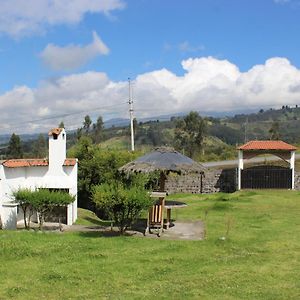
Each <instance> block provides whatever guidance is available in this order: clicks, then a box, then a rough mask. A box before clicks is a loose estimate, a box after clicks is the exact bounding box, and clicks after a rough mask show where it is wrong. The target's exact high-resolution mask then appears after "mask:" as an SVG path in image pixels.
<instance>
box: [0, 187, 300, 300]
mask: <svg viewBox="0 0 300 300" xmlns="http://www.w3.org/2000/svg"><path fill="white" fill-rule="evenodd" d="M170 198H172V199H178V200H180V201H185V202H186V203H187V204H188V207H187V208H184V209H178V211H177V212H174V214H173V217H175V218H176V219H177V220H197V219H202V220H204V222H205V224H206V239H205V240H204V241H167V240H162V239H148V238H137V237H133V236H132V237H128V236H127V237H110V238H105V237H102V236H101V234H99V233H49V232H48V233H46V232H45V233H40V232H26V231H15V232H13V231H12V232H10V231H1V232H0V249H1V250H0V274H1V281H0V299H154V298H155V299H300V281H299V278H300V193H299V192H293V191H244V192H237V193H234V194H215V195H184V194H180V195H172V196H170ZM81 213H82V214H81V217H82V218H83V219H85V221H86V222H88V221H89V220H90V221H91V224H95V222H96V223H97V219H95V216H93V215H90V214H89V213H87V212H81ZM89 218H91V219H89ZM86 224H88V223H86Z"/></svg>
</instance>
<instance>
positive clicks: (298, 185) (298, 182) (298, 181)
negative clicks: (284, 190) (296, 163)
mask: <svg viewBox="0 0 300 300" xmlns="http://www.w3.org/2000/svg"><path fill="white" fill-rule="evenodd" d="M295 190H298V191H299V190H300V172H295Z"/></svg>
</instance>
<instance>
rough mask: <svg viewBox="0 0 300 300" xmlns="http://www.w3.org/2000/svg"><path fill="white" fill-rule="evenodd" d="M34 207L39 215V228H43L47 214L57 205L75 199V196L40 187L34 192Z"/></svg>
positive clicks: (68, 202) (62, 204)
mask: <svg viewBox="0 0 300 300" xmlns="http://www.w3.org/2000/svg"><path fill="white" fill-rule="evenodd" d="M32 200H33V201H32V202H33V203H32V205H33V208H34V209H35V210H36V212H37V214H38V217H39V228H40V229H42V227H43V224H44V220H45V217H46V215H47V214H50V213H51V211H52V210H53V209H54V208H55V207H64V206H67V205H68V204H70V203H72V202H73V201H74V197H73V196H71V195H70V194H68V193H65V192H60V191H49V190H48V189H39V190H37V191H35V192H34V194H33V199H32Z"/></svg>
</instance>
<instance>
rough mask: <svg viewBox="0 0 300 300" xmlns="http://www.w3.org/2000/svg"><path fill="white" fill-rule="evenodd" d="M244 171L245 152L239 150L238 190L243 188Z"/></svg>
mask: <svg viewBox="0 0 300 300" xmlns="http://www.w3.org/2000/svg"><path fill="white" fill-rule="evenodd" d="M243 169H244V159H243V150H239V164H238V190H240V189H241V188H242V170H243Z"/></svg>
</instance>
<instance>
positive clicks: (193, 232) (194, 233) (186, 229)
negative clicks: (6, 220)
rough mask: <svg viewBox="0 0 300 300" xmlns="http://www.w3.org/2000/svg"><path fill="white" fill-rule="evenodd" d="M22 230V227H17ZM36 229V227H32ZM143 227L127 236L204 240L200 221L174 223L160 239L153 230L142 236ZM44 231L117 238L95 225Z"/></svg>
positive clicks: (48, 225) (47, 225)
mask: <svg viewBox="0 0 300 300" xmlns="http://www.w3.org/2000/svg"><path fill="white" fill-rule="evenodd" d="M19 228H23V227H19ZM33 228H35V229H37V225H36V224H35V226H33ZM144 228H145V227H144V226H143V227H140V228H139V229H136V230H128V231H127V233H126V234H127V235H129V236H136V237H141V238H153V239H162V240H203V239H204V237H205V236H204V235H205V234H204V232H205V229H204V223H203V222H202V221H186V222H180V221H176V222H174V224H173V226H171V227H170V228H169V229H168V230H166V229H164V231H163V233H162V234H161V236H160V237H158V236H157V232H156V231H155V230H153V231H152V233H151V234H150V233H147V234H146V235H144ZM43 230H44V231H55V232H60V231H61V232H62V233H63V232H99V236H100V235H101V236H103V237H113V236H118V235H119V233H118V230H117V228H113V230H111V228H110V227H105V226H96V225H64V224H62V226H61V230H60V228H59V224H58V223H45V224H44V226H43Z"/></svg>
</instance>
